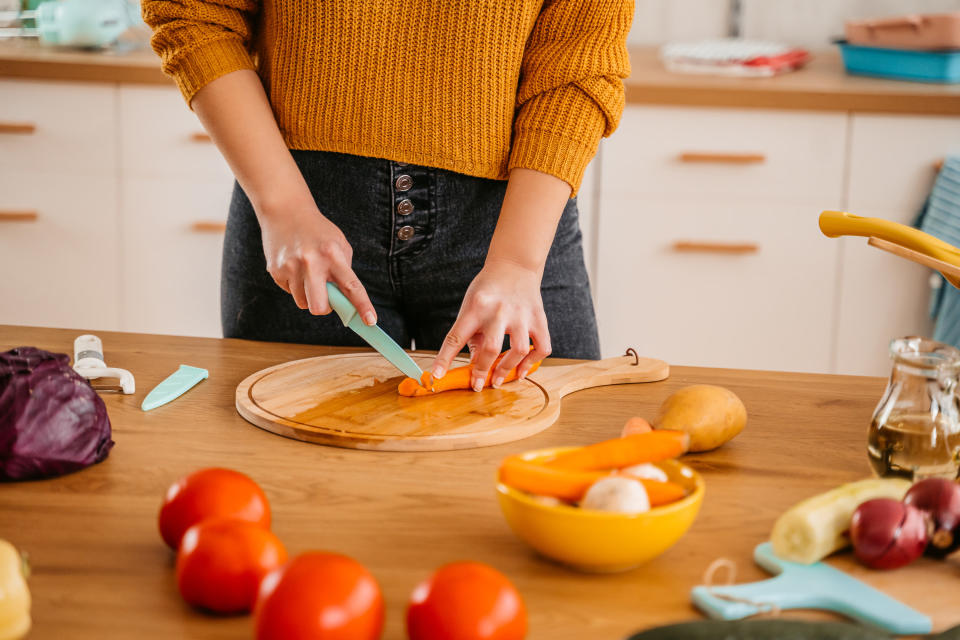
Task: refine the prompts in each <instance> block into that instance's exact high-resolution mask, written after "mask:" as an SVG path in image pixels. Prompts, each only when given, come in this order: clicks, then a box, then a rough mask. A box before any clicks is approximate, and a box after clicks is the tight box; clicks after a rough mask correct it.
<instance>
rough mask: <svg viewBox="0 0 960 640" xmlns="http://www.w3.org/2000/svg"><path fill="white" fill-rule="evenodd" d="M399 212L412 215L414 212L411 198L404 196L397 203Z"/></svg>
mask: <svg viewBox="0 0 960 640" xmlns="http://www.w3.org/2000/svg"><path fill="white" fill-rule="evenodd" d="M397 213H399V214H400V215H402V216H406V215H410V214H411V213H413V203H412V202H410V198H404V199H403V200H401V201H400V202H398V203H397Z"/></svg>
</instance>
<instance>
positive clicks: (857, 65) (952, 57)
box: [837, 40, 960, 84]
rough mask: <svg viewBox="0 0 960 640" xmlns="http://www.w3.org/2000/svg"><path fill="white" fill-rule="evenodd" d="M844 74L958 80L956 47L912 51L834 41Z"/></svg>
mask: <svg viewBox="0 0 960 640" xmlns="http://www.w3.org/2000/svg"><path fill="white" fill-rule="evenodd" d="M837 44H838V45H840V54H841V55H842V56H843V65H844V67H846V69H847V73H851V74H854V75H861V76H874V77H878V78H893V79H895V80H912V81H914V82H937V83H943V84H954V83H960V49H950V50H945V51H914V50H910V49H885V48H882V47H863V46H859V45H853V44H849V43H848V42H846V41H845V40H841V41H838V42H837Z"/></svg>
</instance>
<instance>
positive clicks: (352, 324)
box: [327, 282, 423, 381]
mask: <svg viewBox="0 0 960 640" xmlns="http://www.w3.org/2000/svg"><path fill="white" fill-rule="evenodd" d="M327 296H328V297H329V298H330V306H331V307H333V310H334V311H336V312H337V315H338V316H340V321H341V322H343V326H345V327H347V328H348V329H352V330H353V332H354V333H356V334H357V335H358V336H360V337H361V338H363V339H364V341H365V342H366V343H367V344H369V345H370V346H371V347H373V348H374V349H376V350H377V351H379V352H380V355H382V356H383V357H384V358H386V359H387V360H388V361H389V362H390V364H392V365H393V366H395V367H396V368H397V369H399V370H400V372H401V373H403V375H405V376H408V377H410V378H413V379H414V380H417V381H419V380H420V376H422V375H423V371H421V370H420V367H418V366H417V363H416V362H414V361H413V359H412V358H411V357H410V356H409V355H407V352H406V351H404V350H403V349H401V348H400V345H398V344H397V343H396V342H394V341H393V338H391V337H390V336H388V335H387V334H386V332H385V331H384V330H383V329H381V328H380V327H378V326H377V325H373V326H372V327H368V326H367V325H365V324H363V320H362V319H361V318H360V314H359V313H357V309H356V307H354V306H353V303H351V302H350V301H349V300H347V297H346V296H345V295H343V293H342V292H341V291H340V289H338V288H337V285H335V284H333V283H332V282H328V283H327Z"/></svg>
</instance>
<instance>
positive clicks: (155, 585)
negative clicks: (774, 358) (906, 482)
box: [0, 326, 960, 640]
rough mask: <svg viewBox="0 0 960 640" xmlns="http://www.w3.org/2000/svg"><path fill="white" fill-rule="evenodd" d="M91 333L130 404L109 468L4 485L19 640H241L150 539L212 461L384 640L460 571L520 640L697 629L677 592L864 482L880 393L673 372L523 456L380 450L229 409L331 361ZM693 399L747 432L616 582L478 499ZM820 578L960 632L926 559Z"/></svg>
mask: <svg viewBox="0 0 960 640" xmlns="http://www.w3.org/2000/svg"><path fill="white" fill-rule="evenodd" d="M88 332H90V331H89V328H88V329H87V330H81V329H77V330H55V329H27V328H21V327H2V326H0V349H3V350H6V349H8V348H11V347H14V346H19V345H35V346H38V347H42V348H46V349H50V350H54V351H59V352H63V353H72V349H73V339H74V338H75V337H76V336H77V335H79V334H80V333H88ZM93 332H94V333H96V334H97V335H99V336H100V337H101V338H102V339H103V345H104V355H105V358H106V362H107V363H108V364H109V365H111V366H116V367H124V368H127V369H130V370H131V371H132V372H133V374H134V375H135V376H136V378H137V393H136V394H134V395H131V396H124V395H117V394H110V395H106V394H105V395H104V400H105V402H106V404H107V408H108V411H109V414H110V418H111V420H112V422H113V429H114V433H113V438H114V440H115V441H116V446H115V447H114V449H113V451H112V452H111V454H110V457H109V458H108V459H107V460H105V461H104V462H103V463H101V464H99V465H97V466H95V467H92V468H89V469H87V470H84V471H81V472H79V473H75V474H72V475H68V476H64V477H62V478H57V479H52V480H44V481H39V482H25V483H19V484H4V485H0V538H5V539H8V540H10V541H11V542H13V543H14V544H15V545H17V546H18V547H20V548H22V549H24V550H26V551H28V552H29V553H30V556H31V561H32V564H33V569H34V575H33V577H32V578H31V581H30V587H31V590H32V594H33V598H34V606H33V615H34V620H35V631H34V633H33V635H32V636H31V638H32V639H39V640H47V639H57V640H73V639H78V640H103V639H104V638H111V639H112V638H137V639H138V640H150V639H154V638H156V639H163V640H169V639H171V638H177V639H181V638H184V639H214V638H223V639H227V638H232V639H236V638H251V637H252V633H251V622H250V619H249V618H247V617H229V618H219V617H212V616H207V615H204V614H201V613H198V612H196V611H193V610H191V609H190V607H188V606H187V605H185V604H184V603H183V602H182V601H181V600H180V598H179V596H178V594H177V592H176V585H175V581H174V573H173V569H172V565H173V556H172V554H171V553H170V551H169V550H168V549H167V548H166V547H165V546H164V545H163V543H162V542H161V540H160V536H159V534H158V532H157V524H156V517H157V510H158V508H159V505H160V501H161V498H162V496H163V493H164V490H165V489H166V487H167V486H168V485H169V484H170V483H171V482H173V481H174V480H175V479H176V478H177V477H179V476H181V475H183V474H185V473H188V472H190V471H193V470H195V469H198V468H201V467H207V466H213V465H220V466H225V467H231V468H234V469H238V470H240V471H243V472H245V473H247V474H249V475H251V476H252V477H253V478H254V479H255V480H256V481H257V482H259V483H260V484H261V485H262V486H263V488H264V490H265V491H266V493H267V495H268V496H269V498H270V500H271V503H272V506H273V512H274V526H273V529H274V531H276V533H277V534H278V535H279V536H280V538H281V539H283V541H284V542H285V543H286V545H287V548H288V549H289V551H290V552H291V553H298V552H302V551H306V550H308V549H329V550H335V551H338V552H342V553H346V554H349V555H351V556H353V557H355V558H357V559H358V560H359V561H361V562H363V563H364V564H365V565H366V566H368V567H369V568H370V570H371V571H372V572H373V574H374V575H375V576H376V578H377V580H379V581H380V584H381V585H382V588H383V591H384V597H385V599H386V603H387V623H386V631H385V633H384V638H385V640H402V638H403V637H404V632H403V612H404V607H405V603H406V601H407V598H408V597H409V595H410V592H411V590H412V589H413V588H414V586H415V585H416V584H417V582H418V581H420V580H421V579H423V578H424V577H425V576H426V575H427V574H428V573H429V572H430V571H431V570H432V569H433V568H435V567H437V566H439V565H441V564H443V563H446V562H450V561H454V560H461V559H472V560H477V561H481V562H487V563H489V564H491V565H493V566H495V567H497V568H498V569H500V570H501V571H503V572H505V573H506V574H507V575H508V576H510V578H511V579H512V580H513V581H514V582H515V584H516V585H517V587H518V588H519V589H520V591H521V592H522V593H523V595H524V597H525V599H526V602H527V606H528V609H529V612H530V635H529V638H530V639H531V640H586V639H590V640H619V639H620V638H623V637H625V636H626V635H627V634H628V633H630V632H632V631H635V630H638V629H641V628H645V627H648V626H651V625H656V624H664V623H668V622H675V621H681V620H690V619H697V618H699V615H698V614H697V612H696V611H695V610H694V609H693V608H692V607H691V605H690V588H691V587H693V586H695V585H697V584H699V583H700V581H701V579H702V576H703V572H704V569H706V567H707V565H708V564H709V563H710V562H711V561H712V560H714V559H715V558H717V557H718V556H725V557H728V558H730V559H732V560H733V561H734V562H735V563H736V565H737V577H736V579H737V581H738V582H740V581H753V580H759V579H762V578H764V577H766V576H765V574H764V572H763V571H762V570H760V569H758V568H757V567H755V566H753V564H752V562H751V554H752V551H753V548H754V547H755V546H756V545H757V543H759V542H761V541H763V540H765V539H766V538H767V536H768V535H769V532H770V528H771V526H772V524H773V522H774V520H775V519H776V517H777V516H778V515H779V514H780V513H781V512H782V511H783V510H784V509H786V508H788V507H789V506H791V505H792V504H793V503H795V502H797V501H798V500H800V499H802V498H805V497H807V496H809V495H811V494H814V493H817V492H820V491H823V490H826V489H829V488H830V487H833V486H835V485H836V484H838V483H841V482H846V481H849V480H854V479H857V478H860V477H863V476H866V475H868V474H869V467H868V465H867V460H866V453H865V444H866V433H867V426H868V424H869V421H870V415H871V412H872V411H873V408H874V406H875V405H876V403H877V401H878V400H879V398H880V395H881V393H882V392H883V387H884V381H883V380H882V379H879V378H859V377H841V376H828V375H809V374H794V373H772V372H762V371H737V370H724V369H695V368H687V367H675V368H674V369H673V370H672V371H671V376H670V378H669V379H668V380H666V381H664V382H656V383H651V384H641V385H627V386H612V387H603V388H598V389H589V390H585V391H581V392H579V393H575V394H573V395H571V396H569V397H568V398H566V399H565V400H564V402H563V410H562V413H561V415H560V419H559V420H558V421H557V423H556V424H555V425H554V426H553V427H551V428H550V429H548V430H546V431H544V432H542V433H540V434H538V435H535V436H533V437H531V438H528V439H526V440H523V441H519V442H514V443H510V444H506V445H501V446H496V447H486V448H482V449H472V450H468V451H450V452H430V453H381V452H374V451H357V450H351V449H338V448H333V447H320V446H315V445H311V444H307V443H304V442H298V441H296V440H291V439H287V438H278V437H276V436H275V435H272V434H270V433H267V432H265V431H263V430H261V429H257V428H256V427H254V426H252V425H250V424H249V423H247V422H246V421H245V420H243V419H242V418H241V417H240V416H239V415H238V414H237V412H236V409H235V408H234V390H235V389H236V386H237V385H238V384H239V383H240V381H241V380H243V379H244V378H245V377H246V376H248V375H249V374H250V373H252V372H254V371H258V370H260V369H263V368H265V367H268V366H271V365H274V364H279V363H282V362H287V361H289V360H295V359H298V358H306V357H312V356H319V355H326V354H329V353H334V352H337V351H335V350H331V349H328V348H323V347H307V346H300V345H292V344H266V343H252V342H244V341H238V340H214V339H201V338H176V337H168V336H152V335H138V334H124V333H110V332H98V331H93ZM795 339H798V340H800V339H804V338H803V336H796V337H795ZM878 348H883V345H878ZM339 352H343V350H340V351H339ZM180 364H190V365H195V366H201V367H205V368H207V369H209V371H210V379H209V380H206V381H204V382H201V383H200V384H199V385H197V386H196V387H195V388H193V389H192V390H190V391H189V392H188V393H187V394H185V395H184V396H183V397H181V398H179V399H178V400H175V401H174V402H172V403H170V404H168V405H166V406H163V407H160V408H159V409H156V410H154V411H150V412H148V413H144V412H142V411H141V410H140V408H139V405H140V402H141V401H142V399H143V397H144V395H145V394H146V393H147V392H148V391H149V390H150V389H151V388H152V387H153V386H154V385H156V384H157V383H159V382H160V381H161V380H162V379H164V378H165V377H166V376H167V375H169V374H170V373H171V372H172V371H174V369H176V368H177V366H178V365H180ZM695 383H711V384H720V385H723V386H725V387H728V388H729V389H731V390H732V391H734V392H735V393H737V394H738V395H739V396H740V397H741V398H742V399H743V401H744V403H745V404H746V407H747V411H748V412H749V420H748V423H747V427H746V429H745V430H744V432H743V433H742V434H741V435H739V436H738V437H737V438H736V439H735V440H733V441H732V442H731V443H729V444H727V445H725V446H724V447H722V448H721V449H718V450H716V451H713V452H709V453H705V454H698V455H691V456H686V457H685V458H684V460H685V461H686V462H687V463H688V464H690V465H691V466H692V467H694V468H695V469H696V470H697V471H699V472H700V473H702V474H703V476H704V479H705V481H706V496H705V498H704V504H703V509H702V510H701V512H700V515H699V516H698V518H697V520H696V522H694V524H693V527H692V529H691V530H690V532H689V533H688V534H687V535H686V536H685V537H684V538H683V539H681V540H680V542H678V543H677V545H676V546H674V547H673V548H672V549H670V550H669V551H668V552H667V553H665V554H664V555H663V556H661V557H659V558H657V559H656V560H654V561H652V562H651V563H649V564H647V565H645V566H643V567H640V568H638V569H636V570H634V571H630V572H628V573H623V574H618V575H609V576H596V575H581V574H577V573H574V572H571V571H569V570H567V569H564V568H561V567H559V566H556V565H554V564H551V563H550V562H547V561H545V560H543V559H541V558H539V557H537V556H536V555H535V554H533V553H531V552H530V550H529V549H528V548H527V547H525V546H524V545H523V544H522V543H521V542H520V541H519V540H517V539H516V538H515V537H514V536H513V535H512V534H511V532H510V531H509V529H508V528H507V525H506V523H505V522H504V521H503V519H502V518H501V516H500V512H499V509H498V507H497V504H496V499H495V496H494V481H493V480H494V473H495V470H496V467H497V464H498V462H499V461H500V459H501V458H503V457H504V456H505V455H508V454H512V453H519V452H522V451H526V450H529V449H535V448H542V447H550V446H563V445H580V444H584V443H589V442H595V441H597V440H600V439H605V438H611V437H615V436H616V435H618V433H619V431H620V428H621V426H622V425H623V422H624V421H625V420H626V419H627V418H629V417H631V416H634V415H640V416H646V417H648V418H650V417H652V416H654V415H655V413H656V409H657V407H658V406H659V404H660V403H661V402H662V401H663V400H664V398H666V397H667V395H668V394H670V393H671V392H672V391H675V390H676V389H679V388H681V387H683V386H686V385H690V384H695ZM831 562H832V564H834V565H835V566H837V567H839V568H841V569H844V570H847V571H849V572H850V573H851V574H853V575H854V576H855V577H857V578H860V579H863V580H866V581H867V582H869V583H870V584H872V585H874V586H876V587H878V588H880V589H883V590H884V591H885V592H886V593H888V594H890V595H891V596H893V597H896V598H899V599H901V600H902V601H904V602H906V603H907V604H909V605H910V606H913V607H915V608H917V609H919V610H921V611H923V612H925V613H927V614H929V615H930V616H932V618H933V622H934V627H935V629H938V630H940V629H944V628H946V627H949V626H952V625H955V624H958V623H960V608H958V607H957V595H958V593H960V562H958V560H957V559H954V560H952V561H947V562H941V561H935V560H932V559H927V558H923V559H920V560H919V561H917V562H916V563H915V564H913V565H910V566H909V567H906V568H904V569H900V570H897V571H891V572H873V571H870V570H867V569H865V568H862V567H860V566H858V565H857V564H856V563H855V562H854V561H853V560H852V558H851V556H850V554H843V555H840V556H837V557H836V559H834V560H832V561H831ZM788 615H789V616H790V617H801V616H803V617H826V615H825V614H815V613H798V612H790V613H789V614H788Z"/></svg>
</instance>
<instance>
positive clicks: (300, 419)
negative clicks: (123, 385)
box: [237, 353, 670, 451]
mask: <svg viewBox="0 0 960 640" xmlns="http://www.w3.org/2000/svg"><path fill="white" fill-rule="evenodd" d="M413 359H414V360H415V361H416V362H417V364H418V365H420V367H421V368H427V367H429V366H430V365H432V364H433V357H432V356H418V355H413ZM458 364H465V362H460V363H458ZM669 372H670V369H669V367H668V366H667V364H666V363H665V362H662V361H660V360H652V359H650V358H638V357H636V356H635V355H627V356H622V357H620V358H610V359H608V360H598V361H590V362H583V363H579V364H573V365H566V366H555V367H546V366H545V367H541V368H540V369H539V370H537V371H536V372H535V373H534V374H533V375H531V376H529V377H528V378H527V379H526V380H523V381H516V382H510V383H507V384H505V385H503V387H501V388H500V389H484V390H483V391H481V392H479V393H475V392H473V391H447V392H444V393H439V394H437V395H435V396H426V397H421V398H405V397H402V396H400V395H399V394H398V393H397V385H398V384H399V383H400V381H401V380H402V379H403V376H402V375H399V374H398V372H397V370H396V369H394V367H393V366H392V365H391V364H390V363H389V362H387V361H386V360H384V358H383V357H382V356H380V355H379V354H376V353H357V354H347V355H334V356H322V357H318V358H307V359H305V360H294V361H293V362H287V363H284V364H279V365H276V366H274V367H270V368H268V369H264V370H262V371H258V372H257V373H255V374H253V375H251V376H249V377H247V378H246V379H245V380H244V381H243V382H241V383H240V384H239V385H238V386H237V411H239V412H240V415H241V416H243V417H244V418H246V419H247V420H249V421H250V422H252V423H253V424H255V425H256V426H258V427H260V428H262V429H266V430H267V431H270V432H273V433H276V434H279V435H282V436H286V437H289V438H296V439H298V440H305V441H307V442H316V443H319V444H327V445H334V446H338V447H350V448H353V449H378V450H382V451H445V450H450V449H472V448H475V447H484V446H489V445H494V444H501V443H504V442H510V441H513V440H519V439H521V438H526V437H527V436H531V435H533V434H535V433H537V432H539V431H543V430H544V429H546V428H547V427H549V426H550V425H551V424H553V423H554V422H555V421H556V419H557V416H558V415H560V399H561V398H563V396H565V395H567V394H568V393H573V392H574V391H578V390H580V389H586V388H588V387H599V386H604V385H610V384H625V383H633V382H654V381H657V380H663V379H664V378H666V377H667V376H668V375H669Z"/></svg>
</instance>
